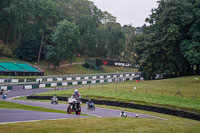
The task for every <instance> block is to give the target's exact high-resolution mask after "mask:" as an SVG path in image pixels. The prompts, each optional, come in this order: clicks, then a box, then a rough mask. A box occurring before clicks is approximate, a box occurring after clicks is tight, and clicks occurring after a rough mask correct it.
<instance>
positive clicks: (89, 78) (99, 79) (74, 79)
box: [0, 73, 140, 90]
mask: <svg viewBox="0 0 200 133" xmlns="http://www.w3.org/2000/svg"><path fill="white" fill-rule="evenodd" d="M137 79H140V73H116V74H115V73H112V74H96V75H95V74H93V75H71V76H63V77H44V78H35V79H0V82H1V83H20V82H24V83H25V84H24V85H23V86H24V89H37V88H45V87H59V86H60V87H61V86H68V85H85V84H96V83H111V82H125V81H132V80H137ZM29 82H30V83H29ZM31 82H36V83H31ZM12 86H15V85H0V89H3V88H6V87H7V88H9V89H10V90H11V89H12Z"/></svg>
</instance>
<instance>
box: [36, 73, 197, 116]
mask: <svg viewBox="0 0 200 133" xmlns="http://www.w3.org/2000/svg"><path fill="white" fill-rule="evenodd" d="M198 77H199V76H198ZM194 78H195V77H193V76H191V77H182V78H174V79H166V80H155V81H143V82H140V83H136V82H126V83H111V84H104V85H98V86H91V87H84V88H80V89H79V92H80V93H81V94H82V97H83V98H90V99H103V100H114V101H122V102H134V103H137V104H144V105H153V106H161V107H166V108H171V109H178V110H184V111H189V112H195V113H200V99H199V98H200V86H199V85H198V84H199V83H200V82H199V81H195V82H193V80H194ZM199 78H200V77H199ZM135 87H136V89H133V88H135ZM116 88H117V89H116ZM178 90H179V91H180V92H181V93H182V95H183V97H180V96H179V97H178V96H175V94H176V92H177V91H178ZM195 90H196V91H197V95H196V91H195ZM72 93H73V90H72V89H71V90H60V91H51V92H44V93H41V94H37V95H40V96H52V95H54V94H56V95H57V96H71V94H72ZM195 95H196V96H197V99H192V97H194V96H195Z"/></svg>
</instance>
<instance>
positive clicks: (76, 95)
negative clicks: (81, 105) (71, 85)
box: [72, 89, 81, 99]
mask: <svg viewBox="0 0 200 133" xmlns="http://www.w3.org/2000/svg"><path fill="white" fill-rule="evenodd" d="M72 96H73V98H75V99H80V98H81V94H80V93H79V92H78V89H75V90H74V93H73V94H72Z"/></svg>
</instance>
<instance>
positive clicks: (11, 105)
mask: <svg viewBox="0 0 200 133" xmlns="http://www.w3.org/2000/svg"><path fill="white" fill-rule="evenodd" d="M0 108H4V109H23V110H32V111H43V112H53V113H66V111H62V110H54V109H48V108H42V107H35V106H29V105H23V104H17V103H11V102H6V101H0Z"/></svg>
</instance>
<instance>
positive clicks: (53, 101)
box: [51, 96, 58, 104]
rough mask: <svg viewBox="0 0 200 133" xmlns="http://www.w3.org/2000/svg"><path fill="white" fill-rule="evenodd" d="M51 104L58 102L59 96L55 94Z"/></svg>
mask: <svg viewBox="0 0 200 133" xmlns="http://www.w3.org/2000/svg"><path fill="white" fill-rule="evenodd" d="M51 104H58V98H57V97H55V96H54V97H53V98H51Z"/></svg>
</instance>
